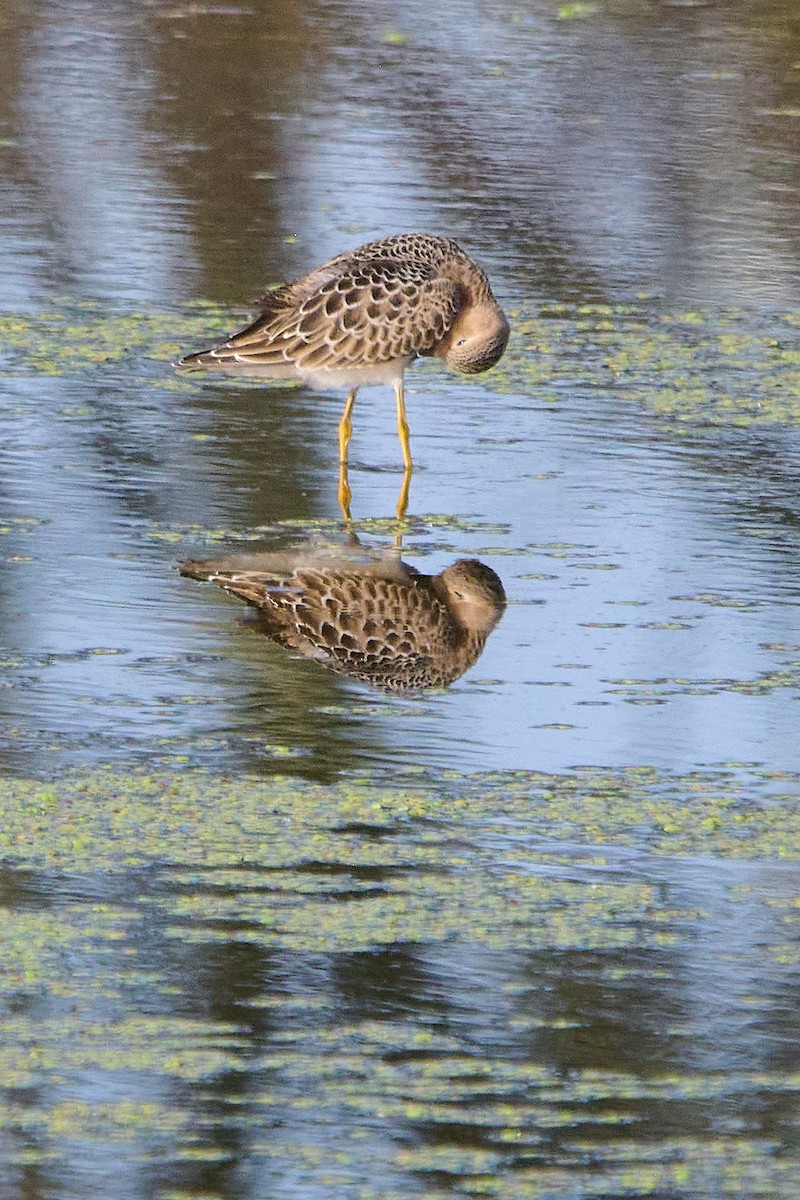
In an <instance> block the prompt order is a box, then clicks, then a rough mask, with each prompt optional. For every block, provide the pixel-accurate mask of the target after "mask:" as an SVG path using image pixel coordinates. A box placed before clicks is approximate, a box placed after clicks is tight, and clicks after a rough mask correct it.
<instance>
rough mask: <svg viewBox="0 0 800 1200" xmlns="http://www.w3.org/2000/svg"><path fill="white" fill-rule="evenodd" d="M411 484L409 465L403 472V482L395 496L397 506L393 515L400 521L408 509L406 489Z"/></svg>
mask: <svg viewBox="0 0 800 1200" xmlns="http://www.w3.org/2000/svg"><path fill="white" fill-rule="evenodd" d="M410 486H411V467H410V466H408V467H406V469H405V472H404V473H403V483H402V485H401V487H400V495H399V496H398V497H397V508H396V509H395V515H396V517H397V520H398V521H402V519H403V517H404V516H405V515H406V511H407V509H408V489H409V487H410Z"/></svg>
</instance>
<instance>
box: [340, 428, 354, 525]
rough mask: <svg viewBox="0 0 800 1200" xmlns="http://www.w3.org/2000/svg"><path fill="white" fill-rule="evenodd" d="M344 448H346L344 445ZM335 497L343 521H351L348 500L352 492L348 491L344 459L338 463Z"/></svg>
mask: <svg viewBox="0 0 800 1200" xmlns="http://www.w3.org/2000/svg"><path fill="white" fill-rule="evenodd" d="M345 450H347V447H346V446H345ZM337 499H338V501H339V508H340V509H341V510H342V516H343V517H344V519H345V521H351V520H352V517H351V516H350V501H351V500H352V493H351V491H350V483H349V480H348V478H347V461H346V460H345V461H344V462H340V463H339V492H338V495H337Z"/></svg>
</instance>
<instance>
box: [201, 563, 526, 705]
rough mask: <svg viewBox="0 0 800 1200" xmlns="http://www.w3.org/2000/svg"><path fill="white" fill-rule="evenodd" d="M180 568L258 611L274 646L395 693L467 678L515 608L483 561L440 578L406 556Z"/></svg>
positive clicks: (452, 568)
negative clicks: (497, 628) (510, 606)
mask: <svg viewBox="0 0 800 1200" xmlns="http://www.w3.org/2000/svg"><path fill="white" fill-rule="evenodd" d="M180 570H181V574H182V575H189V576H190V577H191V578H193V579H202V580H210V581H211V582H212V583H217V584H219V585H220V587H222V588H224V589H225V591H226V592H229V593H230V594H231V595H232V596H237V597H238V598H239V599H240V600H244V601H246V602H247V603H248V604H250V605H252V606H253V607H254V608H255V609H257V610H258V627H259V628H260V630H261V631H262V632H263V633H265V634H266V635H267V636H268V637H270V638H271V639H272V640H273V641H275V642H278V643H279V644H280V645H282V646H286V647H288V648H289V649H291V650H294V651H296V652H297V653H300V654H302V655H303V657H304V658H311V659H314V660H315V661H317V662H319V663H321V664H322V665H323V666H326V667H329V668H330V669H331V670H334V671H337V672H339V673H340V674H343V675H349V676H351V677H352V678H354V679H357V680H359V681H360V682H362V683H368V684H371V685H372V686H373V687H378V688H381V689H383V690H385V691H393V692H402V691H412V690H417V689H423V688H435V687H445V686H446V685H447V684H449V683H452V682H453V681H454V680H455V679H458V678H459V676H460V675H463V674H464V672H465V671H466V670H467V668H468V667H471V666H472V664H473V663H474V662H475V661H476V660H477V658H478V657H479V655H480V654H481V651H482V650H483V647H484V644H485V642H486V639H487V637H488V636H489V634H490V633H491V632H492V630H493V629H494V627H495V625H496V624H497V622H498V621H499V620H500V618H501V616H502V615H503V612H504V611H505V607H506V595H505V592H504V590H503V585H502V583H501V581H500V579H499V577H498V576H497V575H496V574H495V572H494V571H493V570H492V569H491V567H487V566H486V565H485V564H484V563H481V562H478V560H477V559H459V561H458V562H455V563H453V564H452V566H449V567H447V568H446V569H445V570H444V571H442V572H441V574H439V575H423V574H421V573H420V572H419V571H416V570H415V569H414V568H413V567H411V566H409V565H408V564H407V563H404V562H402V561H401V560H400V557H399V555H398V554H383V555H381V556H379V557H373V558H372V559H366V560H362V561H351V560H348V559H344V558H332V559H328V560H326V559H325V557H324V556H322V557H320V556H314V555H310V556H309V555H301V556H300V557H299V558H297V557H295V558H294V559H293V558H291V557H289V558H288V559H287V556H286V555H280V554H269V553H266V554H238V555H231V556H229V557H227V558H223V559H216V560H211V561H207V562H185V563H182V564H181V567H180Z"/></svg>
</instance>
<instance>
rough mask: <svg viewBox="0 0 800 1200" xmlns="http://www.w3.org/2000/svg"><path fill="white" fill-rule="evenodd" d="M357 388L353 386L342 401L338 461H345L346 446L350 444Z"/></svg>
mask: <svg viewBox="0 0 800 1200" xmlns="http://www.w3.org/2000/svg"><path fill="white" fill-rule="evenodd" d="M357 391H358V388H353V390H352V392H351V393H350V395H349V396H348V397H347V399H346V400H345V402H344V412H343V413H342V419H341V420H340V422H339V462H340V463H347V447H348V446H349V445H350V437H351V434H352V432H353V422H352V421H351V419H350V418H351V417H352V415H353V405H354V404H355V402H356V392H357Z"/></svg>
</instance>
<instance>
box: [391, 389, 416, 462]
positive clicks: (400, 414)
mask: <svg viewBox="0 0 800 1200" xmlns="http://www.w3.org/2000/svg"><path fill="white" fill-rule="evenodd" d="M394 394H395V396H396V397H397V432H398V434H399V435H400V445H401V446H402V447H403V462H404V463H405V466H406V471H407V472H408V471H410V470H411V468H412V466H413V465H414V464H413V463H412V461H411V446H410V445H409V441H408V421H407V420H406V402H405V397H404V395H403V381H402V379H401V380H400V381H399V382H398V383H396V384H395V385H394Z"/></svg>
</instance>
